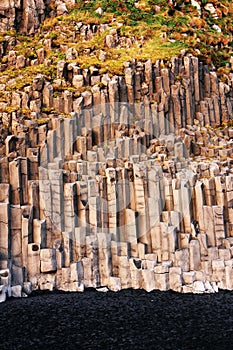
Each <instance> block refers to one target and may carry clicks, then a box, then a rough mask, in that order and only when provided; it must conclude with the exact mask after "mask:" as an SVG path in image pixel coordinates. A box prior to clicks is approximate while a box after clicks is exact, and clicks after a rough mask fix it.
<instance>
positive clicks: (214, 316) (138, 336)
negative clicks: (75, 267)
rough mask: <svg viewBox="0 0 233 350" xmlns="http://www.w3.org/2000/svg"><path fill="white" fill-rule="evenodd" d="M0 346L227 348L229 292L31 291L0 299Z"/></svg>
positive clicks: (231, 334) (232, 339)
mask: <svg viewBox="0 0 233 350" xmlns="http://www.w3.org/2000/svg"><path fill="white" fill-rule="evenodd" d="M0 349H1V350H4V349H7V350H13V349H22V350H26V349H55V350H56V349H64V350H67V349H77V350H78V349H103V350H105V349H106V350H108V349H116V350H118V349H127V350H128V349H132V350H136V349H148V350H151V349H155V350H160V349H161V350H165V349H172V350H179V349H186V350H192V349H193V350H194V349H195V350H201V349H210V350H217V349H219V350H220V349H221V350H222V349H227V350H231V349H233V292H223V291H221V292H220V293H218V294H211V295H191V294H190V295H181V294H177V293H173V292H159V291H153V292H151V293H147V292H145V291H142V290H123V291H121V292H118V293H113V292H108V293H100V292H96V291H95V290H86V291H85V292H84V293H60V292H54V293H47V292H46V293H38V292H37V293H34V294H33V295H32V296H30V297H29V298H25V299H9V300H8V301H7V302H6V303H3V304H0Z"/></svg>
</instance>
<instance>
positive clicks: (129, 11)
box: [0, 0, 233, 90]
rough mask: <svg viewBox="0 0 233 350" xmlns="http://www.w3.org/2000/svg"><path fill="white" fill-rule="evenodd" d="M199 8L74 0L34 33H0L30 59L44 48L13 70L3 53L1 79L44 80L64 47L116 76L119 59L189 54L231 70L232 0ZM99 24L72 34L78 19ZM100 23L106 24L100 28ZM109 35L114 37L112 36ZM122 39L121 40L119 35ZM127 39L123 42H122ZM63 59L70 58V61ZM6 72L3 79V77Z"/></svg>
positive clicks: (151, 0) (151, 1)
mask: <svg viewBox="0 0 233 350" xmlns="http://www.w3.org/2000/svg"><path fill="white" fill-rule="evenodd" d="M199 3H200V4H201V9H198V8H197V7H195V6H193V5H192V4H191V1H189V0H183V1H176V2H175V1H164V0H161V1H160V0H145V1H138V2H134V1H133V0H127V1H121V0H89V1H82V0H76V4H75V5H74V6H73V8H70V9H69V12H68V14H64V15H63V16H57V17H53V18H47V19H46V20H45V21H44V22H43V23H42V25H41V28H40V30H39V32H38V33H36V34H35V35H33V36H31V37H30V36H23V35H22V34H20V33H17V32H8V33H2V34H1V37H0V41H1V42H4V41H6V38H8V39H9V37H10V38H14V39H15V42H16V45H15V46H14V48H13V49H14V50H15V51H16V54H17V55H23V56H24V57H25V58H26V59H29V60H30V61H33V60H36V58H37V57H38V53H37V51H38V49H39V48H42V47H44V46H45V40H46V39H50V40H51V46H50V47H47V48H45V58H46V59H47V63H46V64H44V63H42V64H40V65H30V64H29V65H28V66H27V65H26V67H25V68H22V69H20V70H19V69H12V68H11V67H9V65H7V63H8V56H7V53H6V55H5V56H3V57H2V59H1V65H0V68H1V71H2V73H1V75H2V77H1V80H2V82H3V83H4V82H5V81H8V80H9V79H10V78H16V79H15V81H13V82H12V84H11V86H10V88H9V89H11V90H12V89H15V88H22V87H23V86H25V85H27V84H28V83H30V80H31V79H32V77H33V76H34V75H35V74H38V71H39V72H41V73H43V74H44V75H45V76H46V77H47V78H48V79H49V80H53V79H54V78H55V76H56V68H57V62H58V61H59V60H60V59H65V58H66V52H67V50H68V49H69V48H74V49H75V50H76V52H77V56H76V57H75V62H77V63H78V64H79V65H80V67H81V68H89V67H90V66H95V67H97V68H98V69H99V70H100V73H105V72H108V73H109V74H121V73H122V72H123V63H124V62H125V61H129V60H131V59H136V60H141V61H145V60H147V59H151V60H152V61H153V62H155V61H156V60H158V59H163V60H164V62H165V64H166V61H168V60H169V59H170V58H171V57H172V56H179V55H182V54H184V53H185V52H186V53H191V54H193V55H195V56H198V57H200V59H201V60H202V61H204V62H205V63H206V64H208V65H210V66H212V67H213V66H214V67H215V68H216V69H217V70H218V72H219V73H222V72H223V67H224V69H225V67H226V68H227V69H228V70H230V67H231V65H230V58H231V55H233V54H232V50H233V24H232V18H233V5H232V2H231V1H226V0H223V1H217V0H214V1H213V0H212V1H211V4H214V6H215V12H213V11H210V10H209V9H207V8H206V4H208V1H199ZM81 22H82V23H83V24H86V25H88V24H89V25H91V26H92V27H93V26H95V25H102V30H101V32H99V31H97V32H96V33H95V34H94V35H89V36H88V35H87V36H86V37H85V36H84V35H83V33H80V32H79V33H78V32H77V26H78V25H79V23H81ZM104 24H107V26H106V27H104ZM112 33H115V34H114V35H115V36H117V40H118V43H115V44H113V45H112V46H111V45H107V40H106V38H107V36H108V35H110V36H111V35H112ZM114 35H113V36H114ZM122 38H123V39H124V40H121V39H122ZM127 40H128V41H127ZM68 61H70V62H72V59H71V60H69V59H68ZM4 76H5V78H4Z"/></svg>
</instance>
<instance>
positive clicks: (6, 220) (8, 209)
mask: <svg viewBox="0 0 233 350" xmlns="http://www.w3.org/2000/svg"><path fill="white" fill-rule="evenodd" d="M32 2H33V1H32ZM5 3H7V2H5ZM9 3H10V2H9ZM33 3H34V2H33ZM35 3H36V6H37V7H36V8H37V9H38V8H42V7H40V2H35ZM1 6H2V5H1ZM20 6H21V5H20ZM4 11H9V7H8V9H7V10H4ZM5 13H6V12H4V16H5ZM7 13H8V12H7ZM81 27H82V26H81V25H80V26H79V28H81ZM90 28H91V27H89V29H90ZM33 30H34V29H33ZM86 30H87V29H86ZM96 30H97V28H96V29H95V31H96ZM113 39H114V36H113ZM44 50H45V49H43V48H42V49H40V51H38V52H37V54H38V57H37V60H38V61H39V60H40V63H42V62H44V61H45V60H46V58H45V55H44ZM70 55H71V56H72V55H74V56H75V51H74V50H71V49H69V50H68V51H67V52H66V56H67V58H66V59H64V60H59V61H58V63H57V72H56V77H55V78H54V80H53V81H52V82H51V81H49V80H48V79H47V78H46V76H44V75H43V74H39V75H37V76H36V77H34V79H33V82H32V83H31V84H30V85H27V86H26V87H20V88H18V89H17V88H14V89H12V91H11V89H7V87H9V86H10V85H9V82H8V83H5V84H2V85H1V96H2V98H3V102H1V103H0V108H1V112H0V119H1V129H0V131H1V144H0V155H1V158H0V292H1V294H0V296H1V300H5V297H6V295H7V294H8V295H9V296H11V295H12V296H23V295H27V294H29V293H30V292H31V290H36V289H41V290H45V289H49V290H53V289H59V290H65V291H83V290H84V288H88V287H94V288H98V287H107V288H109V289H110V290H113V291H118V290H120V289H122V288H143V289H145V290H147V291H151V290H153V289H159V290H163V291H166V290H168V289H171V290H174V291H178V292H183V293H187V292H194V293H204V292H209V293H211V292H216V291H217V290H218V288H221V289H229V290H232V289H233V213H232V210H233V209H232V207H233V204H232V201H233V174H232V164H233V161H232V147H233V127H232V126H231V125H232V124H231V119H232V116H233V74H232V73H230V74H228V75H227V76H225V80H224V82H223V81H221V80H220V79H219V78H218V76H217V74H216V72H215V71H210V70H209V68H208V66H207V65H205V64H203V63H202V62H200V61H199V60H198V58H197V57H194V56H192V55H186V56H183V57H174V58H172V59H171V61H170V62H168V63H167V64H166V65H165V64H164V62H163V61H162V60H158V61H156V63H152V62H151V61H150V60H148V61H146V62H140V61H136V60H131V61H130V62H125V64H124V74H122V75H114V76H109V75H108V74H101V73H100V72H99V70H98V67H90V68H89V69H81V68H80V67H79V65H78V64H77V63H76V62H75V57H72V58H73V61H72V62H70V61H69V59H70V57H69V56H70ZM22 60H23V59H22V57H21V58H20V59H19V56H17V54H16V52H14V51H13V50H12V51H10V52H9V53H8V61H7V62H8V63H7V64H8V65H10V67H16V66H17V64H19V61H20V62H21V61H22ZM3 64H4V63H3ZM36 64H38V62H37V63H36ZM7 84H8V85H7ZM68 87H71V88H68ZM55 90H56V91H55Z"/></svg>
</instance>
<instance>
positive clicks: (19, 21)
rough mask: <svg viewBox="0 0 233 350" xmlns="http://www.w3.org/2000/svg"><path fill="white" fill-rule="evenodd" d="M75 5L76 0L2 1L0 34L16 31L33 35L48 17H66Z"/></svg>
mask: <svg viewBox="0 0 233 350" xmlns="http://www.w3.org/2000/svg"><path fill="white" fill-rule="evenodd" d="M74 3H75V1H74V0H65V1H64V2H63V1H60V0H55V1H54V0H1V2H0V15H1V21H0V32H5V31H8V30H14V29H16V30H17V31H19V32H21V33H23V34H33V33H35V32H36V31H37V29H38V28H39V25H40V23H41V22H42V21H43V20H44V19H45V18H46V17H47V16H54V15H57V16H60V15H64V14H66V13H67V12H68V10H67V7H68V8H69V7H70V6H73V5H74ZM51 5H52V6H51Z"/></svg>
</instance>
